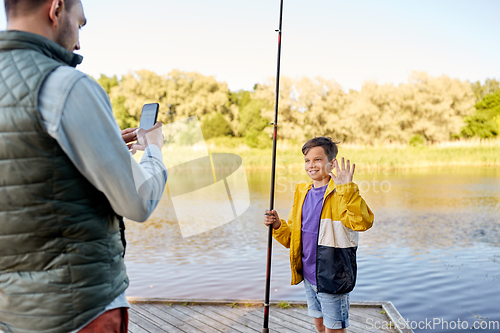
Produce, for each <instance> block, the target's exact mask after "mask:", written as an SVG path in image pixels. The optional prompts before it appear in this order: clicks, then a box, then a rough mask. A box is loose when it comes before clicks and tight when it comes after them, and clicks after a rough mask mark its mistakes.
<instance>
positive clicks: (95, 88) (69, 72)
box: [40, 66, 106, 107]
mask: <svg viewBox="0 0 500 333" xmlns="http://www.w3.org/2000/svg"><path fill="white" fill-rule="evenodd" d="M71 93H76V94H79V95H80V94H82V93H84V94H85V93H88V94H90V95H94V96H95V94H97V95H102V96H103V97H104V95H106V92H105V91H104V90H103V89H102V87H101V85H100V84H99V83H97V82H96V81H95V80H94V79H92V78H91V77H90V76H88V75H87V74H85V73H83V72H80V71H79V70H77V69H75V68H73V67H70V66H59V67H57V68H56V69H55V70H54V71H53V72H52V73H50V75H49V76H48V77H47V79H46V80H45V82H44V83H43V85H42V87H41V90H40V95H41V97H44V98H48V99H53V100H54V101H58V102H56V104H58V105H59V106H60V107H62V105H64V103H65V101H66V99H67V98H68V96H69V95H70V94H71Z"/></svg>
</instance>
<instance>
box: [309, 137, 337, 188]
mask: <svg viewBox="0 0 500 333" xmlns="http://www.w3.org/2000/svg"><path fill="white" fill-rule="evenodd" d="M304 162H305V165H304V166H305V169H306V172H307V174H308V175H309V177H311V179H312V180H313V186H314V187H321V186H323V185H326V184H328V181H330V175H329V173H330V172H331V171H332V167H333V166H332V161H328V156H326V153H325V149H323V147H313V148H311V149H309V151H308V152H307V154H306V155H305V156H304Z"/></svg>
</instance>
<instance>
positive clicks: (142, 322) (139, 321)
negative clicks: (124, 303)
mask: <svg viewBox="0 0 500 333" xmlns="http://www.w3.org/2000/svg"><path fill="white" fill-rule="evenodd" d="M128 315H129V318H130V320H131V321H132V322H133V323H135V324H136V325H137V326H139V327H141V328H142V329H144V330H145V331H146V332H148V333H163V332H165V331H163V330H162V329H161V328H159V327H158V326H156V325H155V324H153V323H152V322H150V321H149V320H148V319H147V318H144V317H143V316H141V315H140V314H139V313H137V312H136V311H134V309H129V311H128Z"/></svg>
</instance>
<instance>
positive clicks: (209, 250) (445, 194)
mask: <svg viewBox="0 0 500 333" xmlns="http://www.w3.org/2000/svg"><path fill="white" fill-rule="evenodd" d="M277 177H278V178H277V187H276V188H277V193H276V204H275V207H276V210H277V211H278V213H279V214H280V216H281V217H282V218H286V217H287V216H288V212H289V210H290V208H291V203H292V199H293V188H294V184H296V183H298V182H307V181H308V177H307V176H306V175H305V174H304V173H303V172H300V167H296V168H294V167H290V168H285V167H283V166H281V167H280V168H278V175H277ZM247 178H248V183H249V190H250V201H251V205H250V207H249V208H248V210H247V211H246V212H245V213H244V214H242V215H241V216H239V217H238V218H237V219H235V220H234V221H232V222H230V223H227V224H225V225H223V226H221V227H218V228H216V229H214V230H211V231H208V232H205V233H202V234H199V235H195V236H191V237H188V238H183V237H182V235H181V231H180V228H179V225H178V224H177V222H176V217H175V213H173V212H174V209H173V207H172V203H171V202H170V201H169V200H163V201H161V202H160V205H159V207H158V208H157V210H156V211H155V213H154V214H153V215H152V216H151V218H150V219H149V220H148V221H146V222H145V223H142V224H139V223H135V222H132V221H127V222H126V224H127V239H128V244H129V245H128V248H127V256H126V264H127V269H128V274H129V277H130V280H131V282H130V287H129V289H128V292H127V294H128V296H135V297H165V298H189V299H208V298H214V299H263V298H264V286H265V267H266V248H267V228H266V227H265V226H264V225H263V223H262V221H263V213H264V210H265V209H266V208H267V207H268V205H269V184H270V173H269V172H263V171H254V172H247ZM354 181H355V182H356V183H358V184H359V186H360V189H361V194H362V196H363V197H364V198H365V200H366V201H367V203H368V205H369V206H370V208H371V209H372V210H373V212H374V214H375V222H374V226H373V228H372V229H370V230H368V231H366V232H364V233H361V234H360V245H359V249H358V280H357V285H356V287H355V289H354V291H353V292H352V293H351V300H356V301H391V302H392V303H393V304H394V305H395V306H396V308H397V309H398V310H399V312H400V313H401V315H402V316H403V317H404V318H405V319H407V320H409V322H408V324H409V325H411V327H412V328H414V330H415V331H416V332H447V331H457V330H458V328H461V331H467V330H465V329H464V328H466V327H467V328H468V329H469V330H470V329H471V328H472V326H473V325H476V326H477V327H478V328H480V329H479V330H474V331H475V332H498V331H500V328H498V327H499V326H495V325H499V323H500V168H493V167H467V168H465V167H460V168H456V167H455V168H444V167H443V168H426V169H411V170H406V169H405V168H404V166H399V168H389V167H388V166H379V167H373V168H363V167H362V166H358V168H357V172H356V174H355V179H354ZM196 207H197V203H193V207H192V209H196ZM212 209H213V210H214V211H213V212H212V213H214V212H216V211H217V206H214V207H213V208H212ZM271 299H273V300H304V299H305V295H304V291H303V285H302V284H299V285H297V286H291V285H290V268H289V257H288V250H287V249H285V248H284V247H282V246H281V245H280V244H279V243H277V242H274V244H273V266H272V281H271ZM495 321H496V322H497V323H495ZM445 322H446V323H445ZM431 323H432V325H433V326H432V325H431ZM418 326H420V328H418ZM488 326H489V329H488V328H487V327H488ZM453 328H455V330H453ZM481 328H482V329H481Z"/></svg>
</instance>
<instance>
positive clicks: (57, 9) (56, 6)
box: [49, 0, 64, 28]
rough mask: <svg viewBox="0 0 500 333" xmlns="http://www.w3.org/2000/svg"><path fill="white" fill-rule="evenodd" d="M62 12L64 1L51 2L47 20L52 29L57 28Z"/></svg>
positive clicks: (52, 0) (54, 0)
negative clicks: (48, 19)
mask: <svg viewBox="0 0 500 333" xmlns="http://www.w3.org/2000/svg"><path fill="white" fill-rule="evenodd" d="M63 11H64V0H51V1H50V9H49V18H50V20H51V21H52V26H53V27H54V28H56V27H58V26H59V23H60V20H61V15H62V13H63Z"/></svg>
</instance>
